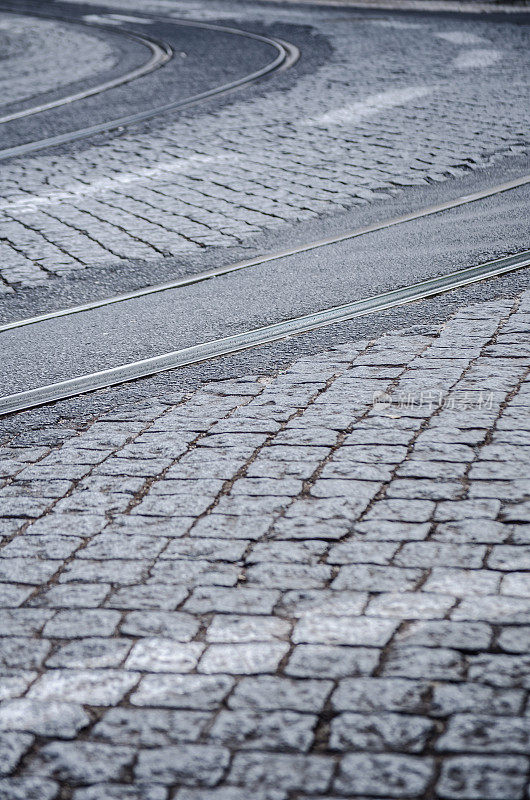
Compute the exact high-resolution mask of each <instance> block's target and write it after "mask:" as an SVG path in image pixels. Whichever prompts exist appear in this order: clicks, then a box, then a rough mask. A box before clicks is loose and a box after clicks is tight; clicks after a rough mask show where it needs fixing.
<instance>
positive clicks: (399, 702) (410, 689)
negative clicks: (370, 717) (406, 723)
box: [331, 678, 430, 714]
mask: <svg viewBox="0 0 530 800" xmlns="http://www.w3.org/2000/svg"><path fill="white" fill-rule="evenodd" d="M429 691H430V686H429V683H428V681H418V680H410V679H403V678H344V679H343V680H341V681H339V684H338V687H337V689H336V690H335V691H334V692H333V695H332V697H331V704H332V706H333V708H334V709H336V710H337V711H359V712H373V711H403V712H408V713H412V714H414V713H416V714H418V713H420V712H422V711H424V710H425V707H426V704H427V702H428V701H427V698H428V696H429Z"/></svg>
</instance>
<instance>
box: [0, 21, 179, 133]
mask: <svg viewBox="0 0 530 800" xmlns="http://www.w3.org/2000/svg"><path fill="white" fill-rule="evenodd" d="M0 10H1V11H4V10H3V9H0ZM9 13H15V12H9ZM20 14H21V15H22V12H20ZM24 16H34V15H33V14H24ZM69 24H71V25H84V26H85V27H93V28H95V27H98V28H104V30H106V31H108V32H109V33H112V34H114V35H115V36H119V35H120V34H121V35H122V36H125V37H126V38H127V39H132V40H133V41H137V42H140V44H143V45H145V46H146V47H148V48H149V49H150V50H151V58H150V59H149V61H146V63H145V64H143V65H142V66H141V67H136V68H135V69H133V70H130V71H129V72H126V73H125V74H124V75H120V76H119V77H117V78H112V79H111V80H108V81H104V82H103V83H99V84H97V85H96V86H92V87H90V88H88V89H83V90H82V91H79V92H74V93H73V94H69V95H65V96H63V97H59V98H57V100H50V101H49V102H48V103H41V104H40V105H37V106H31V107H30V108H24V109H22V110H21V111H14V112H13V113H12V114H5V115H4V116H3V117H0V124H3V123H5V122H12V121H13V120H15V119H20V118H22V117H30V116H32V115H33V114H40V113H41V112H42V111H48V110H49V109H51V108H59V107H60V106H65V105H68V104H69V103H74V102H75V101H76V100H84V99H85V98H86V97H92V96H93V95H96V94H101V93H102V92H106V91H108V90H109V89H114V88H115V87H116V86H121V85H122V84H124V83H130V81H133V80H136V79H137V78H141V77H142V76H143V75H147V74H148V73H150V72H153V71H154V70H155V69H158V68H159V67H161V66H163V65H164V64H167V62H168V61H169V60H170V59H171V58H172V57H173V48H172V47H171V46H170V45H169V44H167V43H166V42H161V41H157V40H156V39H151V38H149V37H147V36H142V35H141V34H139V33H132V31H125V30H117V29H115V28H113V29H112V30H110V29H109V28H108V27H106V26H103V25H89V23H87V22H78V21H75V22H74V21H71V22H69Z"/></svg>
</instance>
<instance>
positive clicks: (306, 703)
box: [228, 675, 333, 712]
mask: <svg viewBox="0 0 530 800" xmlns="http://www.w3.org/2000/svg"><path fill="white" fill-rule="evenodd" d="M332 686H333V684H332V682H331V681H329V680H319V681H317V680H298V681H297V680H291V679H289V678H282V677H279V676H276V675H270V676H269V675H259V676H257V677H252V678H243V679H242V680H240V681H239V683H238V684H237V686H236V687H235V689H234V691H233V692H232V694H231V695H230V697H229V700H228V705H229V706H230V708H233V709H242V710H244V709H253V708H255V709H259V710H261V711H268V710H269V711H270V710H275V709H279V710H283V709H287V710H292V711H303V712H318V711H320V710H321V709H322V708H323V706H324V703H325V701H326V698H327V697H328V695H329V693H330V691H331V688H332Z"/></svg>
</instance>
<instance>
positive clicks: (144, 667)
mask: <svg viewBox="0 0 530 800" xmlns="http://www.w3.org/2000/svg"><path fill="white" fill-rule="evenodd" d="M203 650H204V645H203V644H202V643H200V642H186V643H184V642H178V641H177V642H176V641H174V640H173V639H161V638H152V639H151V638H146V639H142V640H141V641H139V642H137V643H136V644H135V645H134V647H133V648H132V650H131V653H130V655H129V656H128V658H127V661H126V662H125V667H126V669H132V670H140V671H141V672H191V671H192V670H193V669H194V668H195V667H196V666H197V662H198V660H199V658H200V656H201V654H202V652H203Z"/></svg>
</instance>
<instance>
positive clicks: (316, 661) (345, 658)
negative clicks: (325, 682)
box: [285, 644, 379, 679]
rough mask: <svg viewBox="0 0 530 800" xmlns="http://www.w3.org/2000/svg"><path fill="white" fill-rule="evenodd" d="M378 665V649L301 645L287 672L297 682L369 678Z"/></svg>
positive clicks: (292, 657)
mask: <svg viewBox="0 0 530 800" xmlns="http://www.w3.org/2000/svg"><path fill="white" fill-rule="evenodd" d="M378 661H379V651H378V650H376V649H374V648H368V647H332V646H328V645H319V644H299V645H298V646H297V647H295V649H294V650H293V652H292V655H291V657H290V658H289V662H288V664H287V666H286V667H285V672H286V674H287V675H291V676H293V677H297V678H324V679H325V678H342V677H345V676H347V675H368V674H370V673H371V672H372V671H373V670H374V669H375V668H376V666H377V664H378Z"/></svg>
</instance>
